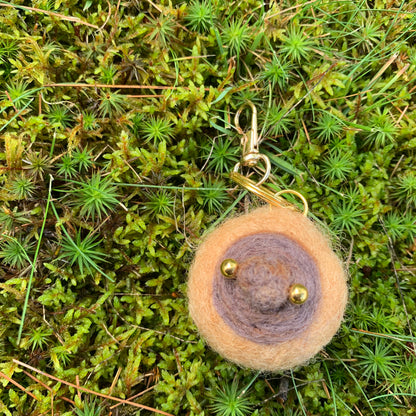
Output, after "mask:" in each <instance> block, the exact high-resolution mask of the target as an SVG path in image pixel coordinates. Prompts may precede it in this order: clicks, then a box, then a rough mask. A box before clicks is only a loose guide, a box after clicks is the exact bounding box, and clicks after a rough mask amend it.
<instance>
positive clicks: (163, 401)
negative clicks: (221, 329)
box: [0, 0, 416, 416]
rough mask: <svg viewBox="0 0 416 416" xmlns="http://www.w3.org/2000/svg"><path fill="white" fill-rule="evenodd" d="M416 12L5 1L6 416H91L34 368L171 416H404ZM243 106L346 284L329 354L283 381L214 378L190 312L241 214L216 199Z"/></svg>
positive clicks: (321, 1)
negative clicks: (338, 261)
mask: <svg viewBox="0 0 416 416" xmlns="http://www.w3.org/2000/svg"><path fill="white" fill-rule="evenodd" d="M415 7H416V2H415V1H395V0H374V1H370V0H368V1H364V0H355V1H352V0H342V1H341V0H340V1H338V0H315V1H303V0H296V1H293V2H292V1H287V0H278V1H270V2H264V3H262V2H260V1H255V0H241V1H226V0H204V1H194V2H183V1H175V0H172V1H160V2H152V1H150V0H148V1H138V0H132V1H127V0H126V1H118V2H116V1H113V0H110V1H101V0H97V1H90V0H88V1H81V2H79V1H74V0H71V1H65V2H62V1H59V0H57V1H51V0H46V1H45V0H36V1H33V2H28V1H23V0H17V1H16V2H15V3H13V4H12V3H9V2H0V33H1V38H0V95H1V97H0V132H1V135H2V136H1V142H0V151H1V153H0V163H1V167H0V181H1V190H0V198H1V201H2V202H1V206H0V228H1V240H0V257H1V261H2V263H1V267H0V316H1V325H0V371H1V373H0V376H1V384H0V386H1V387H0V412H1V413H2V414H5V415H8V416H10V415H25V416H26V415H39V416H40V415H42V414H52V412H54V414H55V415H58V414H59V415H71V414H73V413H74V410H73V409H74V406H75V407H78V408H79V409H80V412H84V413H81V414H93V412H92V411H91V407H94V406H88V405H87V406H86V403H90V402H91V400H92V397H93V395H92V394H88V393H86V392H85V391H84V392H81V391H80V390H79V389H77V388H76V387H70V386H68V385H66V384H64V383H62V382H57V381H55V380H52V379H50V378H49V377H48V376H46V375H42V374H39V373H36V371H35V369H37V370H40V371H42V372H45V373H48V374H50V375H53V376H54V377H57V378H59V379H61V380H63V381H66V382H69V383H72V384H73V385H79V386H81V387H83V388H86V389H90V390H93V391H95V392H100V393H102V394H106V395H111V396H113V397H119V398H130V397H132V396H135V395H137V394H139V393H143V394H141V395H140V396H139V397H137V398H135V399H132V401H133V402H136V403H141V404H144V405H146V406H150V407H155V408H158V409H162V410H164V411H165V412H168V413H171V414H174V415H204V414H205V415H208V414H224V415H226V414H229V415H233V414H236V415H237V414H239V413H237V410H239V411H240V412H241V413H240V414H258V415H350V414H356V415H361V414H362V415H405V414H412V413H414V412H415V411H416V410H415V406H414V397H415V395H416V357H415V355H416V353H415V344H414V342H415V341H416V340H415V338H414V336H413V334H414V332H415V331H416V324H415V320H414V317H415V315H416V303H415V295H414V293H415V289H414V288H415V284H416V278H415V266H414V260H415V236H416V225H415V211H416V171H415V162H414V156H415V148H416V139H415V138H414V135H415V132H416V123H415V117H416V100H415V94H414V90H415V85H414V84H415V80H416V48H415V47H414V46H413V45H414V44H415V37H416V31H415V29H416V14H415V12H414V10H415ZM248 99H249V100H251V101H253V102H254V103H255V104H256V106H257V108H258V111H259V126H260V130H261V133H262V137H263V138H264V140H263V142H262V145H261V148H262V151H264V152H265V153H267V154H268V155H269V156H270V158H271V161H272V171H273V172H272V173H273V179H272V182H273V183H274V184H275V187H276V189H281V188H287V187H291V188H293V189H296V190H299V191H301V192H302V193H303V194H304V195H305V197H306V198H307V199H308V201H309V203H310V207H311V212H312V214H313V215H314V218H315V219H316V220H319V221H322V222H323V223H326V224H327V226H328V227H329V230H330V232H332V233H333V235H334V238H336V239H337V241H338V245H339V247H340V252H341V255H342V256H343V257H344V260H345V262H346V265H347V266H348V268H349V272H350V303H349V307H348V311H347V314H346V319H345V322H344V323H343V325H342V328H341V330H340V331H339V333H338V335H337V336H336V337H335V338H334V340H333V342H332V343H331V344H330V345H329V346H328V347H327V348H326V349H325V351H323V352H322V353H320V354H319V355H318V356H317V357H316V358H315V359H314V360H313V361H312V362H311V363H310V365H308V366H306V367H303V368H299V369H296V370H294V371H293V372H291V373H286V374H260V375H256V374H253V373H252V372H251V371H248V370H242V369H239V368H237V367H235V366H234V365H232V364H230V363H227V362H225V361H224V360H223V359H222V358H221V357H219V356H218V355H217V354H215V353H213V352H212V351H210V349H209V348H207V347H206V346H205V345H204V343H203V342H202V341H201V339H200V337H199V336H198V333H197V330H196V328H195V326H194V325H193V323H192V322H191V320H190V318H189V316H188V311H187V305H186V296H185V294H186V279H187V270H188V267H189V264H190V262H191V261H192V257H193V252H194V249H195V247H196V246H197V244H198V241H199V240H200V237H201V236H202V235H203V233H204V232H205V231H206V230H207V229H208V228H209V227H211V226H212V225H213V224H214V223H217V222H218V221H219V220H221V219H223V218H225V217H226V216H227V212H243V211H244V210H245V209H246V208H247V207H249V206H250V205H253V204H256V203H257V201H256V200H255V198H254V197H250V196H248V195H245V196H244V197H243V193H242V191H241V189H237V188H236V187H235V185H234V184H233V183H232V182H231V181H230V180H229V179H228V172H229V171H230V169H231V168H232V167H233V165H234V164H235V163H236V161H237V160H238V158H239V156H240V154H241V153H240V148H239V140H240V138H239V135H238V134H237V132H236V130H235V129H234V128H233V122H232V120H233V116H234V114H235V111H236V110H237V109H238V108H239V107H240V106H241V105H242V104H243V103H245V102H246V100H248ZM13 360H19V361H20V362H24V363H26V364H28V365H30V366H31V367H32V368H31V369H28V368H24V367H22V365H20V364H17V363H16V361H13ZM33 376H35V377H36V378H37V380H36V379H34V378H33ZM249 384H250V386H249V388H248V389H247V390H246V391H245V393H243V394H242V395H241V394H240V390H241V389H243V388H244V387H245V386H248V385H249ZM237 393H238V394H237ZM240 396H241V397H240ZM224 397H225V399H224ZM52 398H53V400H52ZM227 398H228V399H230V400H231V403H229V404H227V400H228V399H227ZM96 403H97V405H98V403H99V404H100V405H101V406H102V409H101V410H100V409H98V410H97V409H96V410H97V412H96V414H102V415H104V414H110V406H114V405H115V404H117V403H115V402H114V401H111V400H109V399H105V398H103V397H100V398H99V399H98V401H97V402H96ZM221 403H222V404H221ZM224 403H225V404H224ZM233 406H235V407H236V408H237V410H233V408H232V407H233ZM52 408H53V410H52ZM82 409H83V410H82ZM227 409H228V413H227ZM249 409H251V410H249ZM112 412H113V413H112V414H113V415H130V414H140V415H145V414H152V412H151V411H148V410H139V409H138V408H137V407H136V408H135V407H133V406H132V405H125V404H124V405H123V404H122V405H119V406H118V407H117V408H113V409H112ZM253 412H254V413H253Z"/></svg>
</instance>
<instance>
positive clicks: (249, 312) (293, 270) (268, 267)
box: [213, 233, 321, 344]
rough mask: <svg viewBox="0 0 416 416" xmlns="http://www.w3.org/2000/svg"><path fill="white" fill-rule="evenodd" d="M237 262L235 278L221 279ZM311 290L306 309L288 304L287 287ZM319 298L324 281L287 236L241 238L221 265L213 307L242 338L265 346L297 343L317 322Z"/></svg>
mask: <svg viewBox="0 0 416 416" xmlns="http://www.w3.org/2000/svg"><path fill="white" fill-rule="evenodd" d="M228 258H232V259H234V260H236V261H237V263H238V269H237V273H236V276H235V278H234V279H228V278H225V277H224V276H223V275H222V274H221V269H220V265H221V262H222V261H223V260H225V259H228ZM295 283H299V284H302V285H303V286H305V287H306V288H307V289H308V293H309V297H308V300H307V301H306V302H305V303H304V304H303V305H294V304H292V303H291V302H289V300H288V294H289V287H290V285H292V284H295ZM320 295H321V287H320V276H319V271H318V269H317V267H316V265H315V262H314V261H313V259H312V258H311V256H310V255H309V254H308V253H307V252H306V251H305V250H304V249H303V247H302V246H300V245H299V244H298V243H297V242H295V241H294V240H292V239H290V238H288V237H287V236H285V235H283V234H276V233H256V234H252V235H249V236H246V237H243V238H240V239H239V240H237V241H236V242H234V244H233V245H232V246H231V247H229V248H228V249H227V250H226V252H225V253H224V255H223V256H222V258H220V259H219V261H218V267H217V271H216V273H215V276H214V279H213V302H214V307H215V308H216V310H217V312H218V314H219V315H220V316H221V317H222V318H223V319H224V321H225V322H226V323H227V324H228V325H229V326H230V327H231V328H232V329H233V330H234V331H235V332H236V333H237V334H239V335H241V336H242V337H244V338H247V339H249V340H251V341H254V342H258V343H262V344H274V343H276V342H282V341H288V340H290V339H293V338H295V337H297V336H299V334H300V333H301V332H303V331H304V330H305V329H307V328H308V326H309V324H310V323H311V321H312V320H313V316H314V313H315V311H316V309H317V305H318V303H319V299H320Z"/></svg>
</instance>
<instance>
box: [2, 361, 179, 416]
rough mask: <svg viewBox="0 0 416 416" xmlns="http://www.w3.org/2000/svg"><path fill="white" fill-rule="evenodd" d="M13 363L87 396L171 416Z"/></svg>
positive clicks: (23, 364) (19, 362) (25, 365)
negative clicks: (87, 394) (82, 392)
mask: <svg viewBox="0 0 416 416" xmlns="http://www.w3.org/2000/svg"><path fill="white" fill-rule="evenodd" d="M13 362H14V363H15V364H18V365H20V366H22V367H25V368H28V369H29V370H32V371H34V372H36V373H38V374H41V375H43V376H45V377H48V378H50V379H51V380H55V381H57V382H58V383H62V384H65V385H67V386H69V387H72V388H74V389H79V390H81V391H84V392H85V393H89V394H92V395H95V396H98V397H103V398H105V399H108V400H114V401H115V402H119V403H122V404H128V405H130V406H134V407H138V408H140V409H145V410H149V411H151V412H154V413H159V414H161V415H165V416H173V415H172V414H171V413H167V412H164V411H163V410H159V409H154V408H153V407H149V406H145V405H144V404H139V403H134V402H131V401H129V400H123V399H119V398H118V397H113V396H109V395H108V394H103V393H98V392H96V391H94V390H90V389H87V388H86V387H82V386H77V385H76V384H73V383H70V382H69V381H65V380H62V379H60V378H58V377H55V376H53V375H51V374H48V373H45V372H44V371H41V370H38V369H37V368H35V367H32V366H31V365H29V364H26V363H24V362H22V361H19V360H16V359H13ZM2 374H3V373H0V375H2ZM6 377H7V376H6ZM22 388H23V386H22ZM23 389H24V388H23ZM25 391H26V390H25ZM27 393H28V394H30V395H31V393H30V392H27ZM33 397H34V396H33ZM34 398H35V399H36V397H34Z"/></svg>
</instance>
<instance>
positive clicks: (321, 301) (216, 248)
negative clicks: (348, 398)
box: [188, 206, 348, 371]
mask: <svg viewBox="0 0 416 416" xmlns="http://www.w3.org/2000/svg"><path fill="white" fill-rule="evenodd" d="M262 233H263V234H264V235H268V236H270V235H273V234H275V235H276V236H283V237H285V238H287V239H289V240H291V241H293V242H295V243H296V244H297V245H299V246H300V248H301V251H305V252H306V253H307V255H308V257H310V258H311V259H312V261H313V263H314V265H315V266H316V269H317V276H318V278H319V287H318V289H316V290H317V291H316V299H315V300H314V304H316V305H314V308H313V312H312V317H311V318H310V319H308V323H307V325H304V326H299V331H298V334H296V333H295V334H294V335H293V334H292V335H291V337H290V339H287V340H283V341H276V342H265V340H264V339H260V342H258V341H253V340H252V339H250V337H251V336H241V335H239V334H238V333H237V332H236V330H235V329H233V327H232V326H233V325H229V323H230V322H231V321H230V319H229V318H227V319H224V318H223V317H222V316H225V315H224V313H223V311H222V309H221V308H219V307H218V299H221V300H220V302H226V299H227V298H226V297H221V298H218V294H217V293H214V290H218V289H217V288H218V285H217V283H216V279H218V273H219V267H220V264H221V262H222V261H223V260H224V255H225V253H227V251H229V250H232V248H233V246H234V247H235V246H236V245H237V244H238V243H239V242H241V241H242V240H243V239H244V238H246V237H249V236H253V235H260V236H261V235H262ZM256 238H257V237H256ZM256 259H257V258H256ZM256 261H257V260H256ZM285 267H286V266H285ZM289 274H290V273H289ZM259 292H261V288H259ZM188 298H189V311H190V314H191V317H192V318H193V320H194V322H195V324H196V325H197V327H198V329H199V331H200V333H201V335H202V336H203V337H204V338H205V339H206V341H207V342H208V344H209V345H210V346H211V347H212V348H213V349H214V350H215V351H217V352H218V353H219V354H221V355H222V356H224V357H225V358H227V359H228V360H230V361H233V362H235V363H236V364H239V365H241V366H243V367H249V368H253V369H258V370H264V371H281V370H286V369H289V368H293V367H295V366H297V365H300V364H304V363H305V362H307V361H308V360H309V359H310V358H312V357H313V356H314V355H315V354H317V353H318V352H319V351H320V350H321V349H322V348H323V347H324V346H325V345H326V344H327V343H328V342H329V341H330V340H331V338H332V337H333V336H334V335H335V333H336V332H337V330H338V328H339V326H340V324H341V321H342V317H343V314H344V310H345V306H346V303H347V299H348V288H347V284H346V275H345V273H344V269H343V265H342V263H341V261H340V260H339V259H338V257H337V256H336V255H335V253H334V252H333V251H332V250H331V248H330V245H329V242H328V240H327V238H326V237H325V236H324V235H323V234H322V233H321V232H320V231H319V230H318V229H317V227H316V226H315V225H314V224H313V223H312V222H311V221H310V220H309V219H307V218H305V217H304V216H303V215H302V214H301V213H299V212H296V211H293V210H291V209H288V208H278V207H271V206H265V207H262V208H257V209H255V210H253V211H252V212H251V213H249V214H246V215H242V216H240V217H236V218H233V219H230V220H228V221H226V222H224V223H223V224H222V225H221V226H219V227H218V228H216V229H215V230H214V231H212V232H211V233H210V234H208V236H207V237H206V238H205V240H204V241H203V243H202V244H201V246H200V247H199V248H198V251H197V253H196V256H195V260H194V263H193V265H192V266H191V270H190V275H189V282H188ZM214 298H215V299H216V300H215V301H214ZM279 302H281V300H279ZM215 303H217V306H216V305H215ZM305 305H306V303H305ZM302 306H303V305H302ZM233 307H234V305H233ZM262 307H264V308H266V311H267V307H268V304H266V306H264V305H263V306H262ZM299 310H301V309H299ZM227 313H230V311H229V312H227ZM231 313H232V310H231ZM221 315H222V316H221ZM227 321H228V323H227ZM240 333H241V331H240Z"/></svg>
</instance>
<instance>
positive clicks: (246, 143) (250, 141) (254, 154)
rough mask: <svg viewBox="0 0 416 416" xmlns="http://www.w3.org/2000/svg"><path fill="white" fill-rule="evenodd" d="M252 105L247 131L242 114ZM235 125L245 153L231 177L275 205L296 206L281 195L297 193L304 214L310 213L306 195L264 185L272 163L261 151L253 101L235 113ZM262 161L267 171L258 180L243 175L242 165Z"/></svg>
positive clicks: (252, 164)
mask: <svg viewBox="0 0 416 416" xmlns="http://www.w3.org/2000/svg"><path fill="white" fill-rule="evenodd" d="M247 106H249V107H251V110H252V114H251V129H250V130H249V131H248V132H247V133H246V132H244V131H243V129H242V128H241V127H240V115H241V112H242V111H243V109H244V108H245V107H247ZM234 122H235V127H236V130H237V131H238V133H239V134H241V145H242V147H243V155H242V157H241V160H240V162H238V163H236V165H235V166H234V169H233V171H232V172H231V175H230V177H231V179H232V180H234V181H235V182H237V183H238V184H239V185H241V186H242V187H244V188H246V189H247V190H248V191H250V192H252V193H254V194H256V195H257V196H259V197H260V198H262V199H263V200H265V201H266V202H268V203H269V204H271V205H275V206H279V207H281V206H284V207H288V208H292V209H293V208H295V207H294V205H292V204H290V203H289V202H287V201H286V200H285V199H283V198H282V197H281V196H280V195H282V194H293V195H296V196H297V197H298V198H300V200H301V201H302V203H303V215H305V216H307V215H308V202H307V201H306V199H305V197H304V196H303V195H302V194H301V193H299V192H297V191H294V190H292V189H286V190H282V191H280V192H277V193H276V192H272V191H271V190H270V189H268V188H266V187H265V186H262V184H263V183H264V182H265V181H266V180H267V179H268V178H269V176H270V171H271V165H270V159H269V158H268V156H267V155H265V154H263V153H260V151H259V136H258V132H257V109H256V106H255V105H254V104H253V103H252V102H251V101H247V103H245V104H244V105H242V106H241V107H240V108H239V109H238V110H237V113H236V114H235V118H234ZM260 161H262V162H263V164H264V168H265V172H264V174H263V176H262V178H261V179H260V180H259V181H258V182H254V181H253V180H251V179H250V178H249V177H246V176H244V175H242V174H241V173H240V172H239V170H240V168H241V166H246V167H249V168H252V167H255V166H257V164H258V163H259V162H260Z"/></svg>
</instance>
